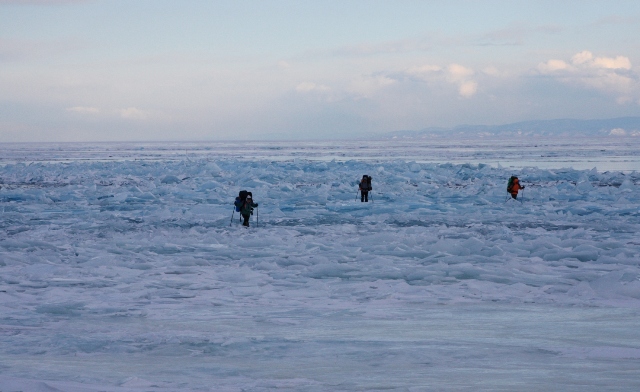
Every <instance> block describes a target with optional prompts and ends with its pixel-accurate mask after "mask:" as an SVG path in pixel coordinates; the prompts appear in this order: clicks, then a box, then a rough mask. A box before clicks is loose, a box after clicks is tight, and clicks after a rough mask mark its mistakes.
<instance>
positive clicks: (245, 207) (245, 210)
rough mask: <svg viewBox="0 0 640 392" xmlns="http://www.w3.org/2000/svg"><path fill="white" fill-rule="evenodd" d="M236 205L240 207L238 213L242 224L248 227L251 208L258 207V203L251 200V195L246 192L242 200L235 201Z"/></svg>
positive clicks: (251, 213)
mask: <svg viewBox="0 0 640 392" xmlns="http://www.w3.org/2000/svg"><path fill="white" fill-rule="evenodd" d="M236 203H238V204H236V205H237V206H239V208H240V215H242V219H243V221H242V226H247V227H249V218H250V217H251V215H253V209H254V208H256V207H258V203H254V202H253V197H252V196H251V194H248V195H247V197H246V198H245V199H244V201H240V202H238V201H236Z"/></svg>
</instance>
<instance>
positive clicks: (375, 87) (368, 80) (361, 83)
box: [349, 75, 397, 98]
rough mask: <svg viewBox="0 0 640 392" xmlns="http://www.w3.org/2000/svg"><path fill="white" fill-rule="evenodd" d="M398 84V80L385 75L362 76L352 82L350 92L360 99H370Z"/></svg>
mask: <svg viewBox="0 0 640 392" xmlns="http://www.w3.org/2000/svg"><path fill="white" fill-rule="evenodd" d="M396 82H397V80H396V79H393V78H390V77H388V76H384V75H375V76H362V77H360V78H357V79H355V80H353V81H352V82H351V84H350V86H349V92H350V93H352V94H355V95H357V96H359V97H365V98H370V97H372V96H373V95H374V94H375V93H376V92H378V91H380V90H381V89H384V88H385V87H388V86H391V85H393V84H395V83H396Z"/></svg>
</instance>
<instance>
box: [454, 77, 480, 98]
mask: <svg viewBox="0 0 640 392" xmlns="http://www.w3.org/2000/svg"><path fill="white" fill-rule="evenodd" d="M477 91H478V83H476V82H474V81H466V82H462V83H460V86H459V88H458V93H459V94H460V95H461V96H463V97H465V98H470V97H472V96H473V95H475V93H476V92H477Z"/></svg>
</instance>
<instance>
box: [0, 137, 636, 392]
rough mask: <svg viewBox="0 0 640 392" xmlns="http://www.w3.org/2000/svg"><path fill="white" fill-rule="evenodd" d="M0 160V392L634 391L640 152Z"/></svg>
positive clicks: (60, 153) (614, 142)
mask: <svg viewBox="0 0 640 392" xmlns="http://www.w3.org/2000/svg"><path fill="white" fill-rule="evenodd" d="M0 148H1V149H2V151H3V154H2V157H0V213H1V214H2V220H0V391H1V392H8V391H73V392H76V391H91V392H97V391H122V392H124V391H136V392H138V391H268V390H288V391H370V390H391V391H516V390H517V391H545V390H549V391H551V390H558V391H559V390H562V391H603V390H607V391H637V390H640V236H639V235H638V233H639V232H640V140H639V138H625V139H621V138H602V139H599V140H591V141H580V140H513V141H504V140H503V141H496V140H477V141H451V140H448V141H447V140H386V141H371V142H363V141H357V142H344V141H341V142H271V143H267V142H252V143H249V142H247V143H166V144H159V143H155V144H154V143H146V144H145V143H139V144H131V143H129V144H116V143H111V144H41V145H40V144H3V145H0ZM363 174H368V175H371V176H372V178H373V181H372V182H373V192H372V193H371V199H372V201H370V202H369V203H361V202H360V200H359V198H357V199H356V193H357V181H358V180H359V179H360V178H361V177H362V175H363ZM513 174H516V175H518V176H519V177H520V179H521V182H522V183H523V184H524V185H525V186H526V189H525V190H524V195H521V196H520V197H519V200H518V201H514V200H508V199H506V196H507V193H506V182H507V179H508V178H509V176H511V175H513ZM241 189H247V190H250V191H252V192H253V195H254V199H255V201H256V202H257V203H259V205H260V206H259V208H257V210H256V214H255V215H254V216H253V217H252V219H251V227H250V228H243V227H242V226H240V222H239V221H238V213H234V215H233V219H231V218H232V211H233V206H232V203H233V199H234V197H235V196H236V195H237V194H238V191H239V190H241Z"/></svg>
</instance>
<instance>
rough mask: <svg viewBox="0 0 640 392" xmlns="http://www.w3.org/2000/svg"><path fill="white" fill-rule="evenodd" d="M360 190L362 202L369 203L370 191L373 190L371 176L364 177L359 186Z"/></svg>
mask: <svg viewBox="0 0 640 392" xmlns="http://www.w3.org/2000/svg"><path fill="white" fill-rule="evenodd" d="M358 189H359V190H360V202H365V203H367V202H368V201H369V191H371V190H372V189H373V188H372V187H371V176H368V175H366V174H365V175H364V176H362V180H360V183H359V184H358Z"/></svg>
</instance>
